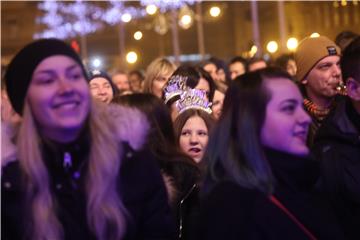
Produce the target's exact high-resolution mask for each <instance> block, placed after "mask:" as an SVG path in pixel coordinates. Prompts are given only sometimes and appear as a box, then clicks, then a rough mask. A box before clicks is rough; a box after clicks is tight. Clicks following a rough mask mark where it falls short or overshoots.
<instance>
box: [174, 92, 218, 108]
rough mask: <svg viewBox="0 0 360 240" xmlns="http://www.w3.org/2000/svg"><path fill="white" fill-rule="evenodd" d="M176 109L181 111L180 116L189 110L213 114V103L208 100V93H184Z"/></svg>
mask: <svg viewBox="0 0 360 240" xmlns="http://www.w3.org/2000/svg"><path fill="white" fill-rule="evenodd" d="M176 107H177V108H178V110H179V114H181V113H182V112H184V111H185V110H187V109H199V110H203V111H205V112H207V113H209V114H211V113H212V110H211V108H210V107H211V103H210V102H209V101H208V100H207V99H206V92H205V91H204V90H200V89H188V90H186V91H184V92H183V93H182V94H181V96H180V100H179V101H177V103H176Z"/></svg>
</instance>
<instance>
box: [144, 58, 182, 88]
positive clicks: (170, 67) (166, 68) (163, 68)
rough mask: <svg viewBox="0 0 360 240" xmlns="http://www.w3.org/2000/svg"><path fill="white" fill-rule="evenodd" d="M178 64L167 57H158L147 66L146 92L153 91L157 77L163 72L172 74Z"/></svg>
mask: <svg viewBox="0 0 360 240" xmlns="http://www.w3.org/2000/svg"><path fill="white" fill-rule="evenodd" d="M175 69H176V65H175V64H174V63H172V62H171V61H170V60H168V59H166V58H156V59H155V60H154V61H152V62H151V63H150V64H149V66H148V67H147V68H146V73H145V79H144V93H153V91H152V86H153V82H154V80H155V78H157V77H159V76H160V75H161V74H168V73H170V74H172V73H173V72H174V71H175Z"/></svg>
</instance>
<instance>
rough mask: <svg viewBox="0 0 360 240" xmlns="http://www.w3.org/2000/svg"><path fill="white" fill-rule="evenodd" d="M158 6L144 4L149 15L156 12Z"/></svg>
mask: <svg viewBox="0 0 360 240" xmlns="http://www.w3.org/2000/svg"><path fill="white" fill-rule="evenodd" d="M157 10H158V8H157V7H156V6H155V5H154V4H150V5H147V6H146V12H147V14H149V15H154V14H155V13H156V12H157Z"/></svg>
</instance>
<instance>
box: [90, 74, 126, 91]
mask: <svg viewBox="0 0 360 240" xmlns="http://www.w3.org/2000/svg"><path fill="white" fill-rule="evenodd" d="M98 77H101V78H104V79H106V80H107V81H108V82H109V84H110V86H111V88H112V91H113V96H114V97H115V96H116V95H118V94H119V89H118V88H117V87H116V86H115V84H114V83H113V82H112V81H111V78H110V77H109V75H108V74H107V73H106V72H105V71H101V70H92V71H91V72H90V74H89V83H90V82H91V80H93V79H94V78H98Z"/></svg>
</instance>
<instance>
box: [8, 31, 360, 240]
mask: <svg viewBox="0 0 360 240" xmlns="http://www.w3.org/2000/svg"><path fill="white" fill-rule="evenodd" d="M1 99H2V101H1V128H2V132H1V139H2V151H1V168H2V170H1V203H2V204H1V220H2V221H1V237H2V238H3V239H8V240H11V239H36V240H37V239H39V240H40V239H46V240H52V239H102V240H105V239H106V240H111V239H114V240H115V239H190V240H191V239H360V36H359V35H357V34H355V33H351V32H343V33H341V34H339V35H338V37H337V38H336V39H335V41H332V40H331V39H329V38H328V37H326V36H320V37H316V38H311V37H306V38H304V39H303V40H302V41H301V42H300V43H299V46H298V47H297V49H296V51H295V52H294V53H293V54H284V55H281V56H280V57H279V58H277V59H275V60H274V61H272V62H269V61H266V60H265V59H262V58H258V57H254V58H251V59H246V58H243V57H241V56H236V57H233V58H232V59H231V60H230V61H229V62H225V61H223V60H221V59H218V58H216V57H211V58H209V59H208V60H206V61H203V62H199V63H191V64H190V63H186V64H185V63H184V64H180V65H176V64H174V63H173V62H171V61H170V60H169V59H167V58H164V57H160V58H157V59H154V60H153V61H152V62H151V63H150V64H149V65H148V67H147V68H146V70H145V71H144V72H142V71H140V70H134V71H131V72H126V71H124V70H123V69H121V70H116V71H109V72H107V71H105V69H92V70H89V69H87V67H86V66H85V65H84V64H83V61H82V60H81V58H80V57H79V56H78V54H77V53H76V52H75V51H74V49H72V48H71V46H69V45H68V44H67V43H66V42H64V41H62V40H58V39H40V40H36V41H34V42H31V43H29V44H28V45H26V46H25V47H24V48H22V49H21V50H20V51H19V52H18V53H17V54H16V55H15V57H14V58H13V59H12V60H11V62H10V63H9V65H8V66H6V70H5V73H4V75H3V77H2V92H1Z"/></svg>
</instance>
